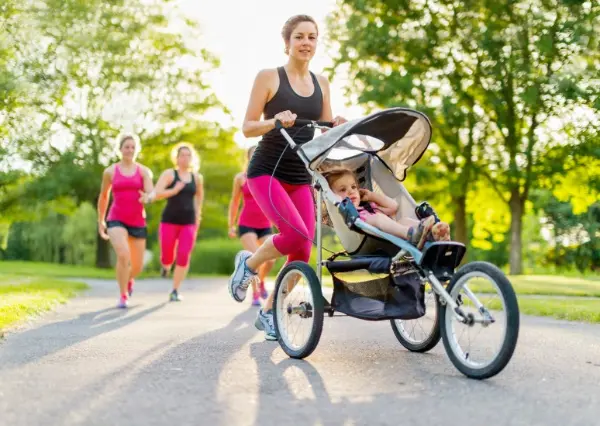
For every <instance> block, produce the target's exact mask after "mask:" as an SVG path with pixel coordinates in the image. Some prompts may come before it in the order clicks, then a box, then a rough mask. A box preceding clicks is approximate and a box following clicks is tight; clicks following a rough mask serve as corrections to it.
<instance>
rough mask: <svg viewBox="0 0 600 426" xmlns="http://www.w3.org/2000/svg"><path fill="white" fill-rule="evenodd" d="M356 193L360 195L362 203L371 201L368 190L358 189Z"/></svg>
mask: <svg viewBox="0 0 600 426" xmlns="http://www.w3.org/2000/svg"><path fill="white" fill-rule="evenodd" d="M358 193H359V194H360V199H361V200H362V201H369V200H370V199H371V194H372V192H371V191H369V190H368V189H365V188H360V189H359V190H358Z"/></svg>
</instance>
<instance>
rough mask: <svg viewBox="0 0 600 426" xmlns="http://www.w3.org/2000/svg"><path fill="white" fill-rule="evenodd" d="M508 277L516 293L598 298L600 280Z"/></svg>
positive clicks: (328, 279) (474, 284)
mask: <svg viewBox="0 0 600 426" xmlns="http://www.w3.org/2000/svg"><path fill="white" fill-rule="evenodd" d="M350 276H351V274H346V275H345V276H344V279H348V280H350V278H349V277H350ZM354 277H355V278H353V279H352V281H354V280H357V281H358V280H364V279H374V278H376V276H375V275H372V276H367V275H358V274H354ZM508 279H509V280H510V282H511V283H512V285H513V288H514V289H515V292H516V293H517V294H518V295H538V296H579V297H598V298H600V281H596V280H593V279H587V278H577V277H564V276H552V275H517V276H509V277H508ZM486 284H487V282H486V281H484V284H483V285H480V286H478V284H477V282H476V281H475V280H472V281H470V283H469V288H471V290H473V291H475V292H477V291H479V292H483V291H486V290H485V289H487V288H488V287H489V284H487V285H486ZM323 285H325V286H329V287H331V286H332V281H331V277H330V276H323Z"/></svg>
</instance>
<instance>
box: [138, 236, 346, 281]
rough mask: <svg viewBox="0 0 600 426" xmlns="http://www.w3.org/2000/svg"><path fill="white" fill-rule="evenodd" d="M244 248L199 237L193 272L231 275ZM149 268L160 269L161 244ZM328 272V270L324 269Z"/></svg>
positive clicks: (231, 241) (330, 245) (233, 241)
mask: <svg viewBox="0 0 600 426" xmlns="http://www.w3.org/2000/svg"><path fill="white" fill-rule="evenodd" d="M323 245H324V247H325V248H328V249H330V250H339V246H338V245H336V244H334V243H333V242H332V241H329V239H328V238H324V241H323ZM241 249H242V245H241V243H240V242H239V240H237V239H228V238H212V239H198V241H197V242H196V245H195V247H194V251H193V252H192V257H191V260H190V273H191V274H214V275H230V274H231V273H232V271H233V259H234V258H235V255H236V254H237V252H238V251H240V250H241ZM327 256H328V253H327V252H326V251H325V250H324V251H323V258H324V259H325V258H327ZM316 261H317V249H316V247H313V249H312V255H311V258H310V261H309V264H310V266H312V267H313V269H314V268H315V267H316ZM285 262H286V258H285V257H282V258H279V259H277V261H276V262H275V265H274V266H273V269H272V270H271V273H270V274H269V276H271V277H274V276H276V275H277V274H278V273H279V270H280V269H281V268H282V266H283V265H284V264H285ZM147 269H148V270H151V271H159V270H160V246H159V244H156V245H155V246H154V247H153V249H152V260H151V262H150V263H149V264H148V266H147ZM323 273H324V274H326V273H327V272H326V270H323Z"/></svg>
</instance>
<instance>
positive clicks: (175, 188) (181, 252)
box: [143, 143, 204, 302]
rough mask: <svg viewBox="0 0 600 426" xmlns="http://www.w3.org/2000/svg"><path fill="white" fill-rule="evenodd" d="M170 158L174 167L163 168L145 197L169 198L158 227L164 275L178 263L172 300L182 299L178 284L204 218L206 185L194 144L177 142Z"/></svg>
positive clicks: (154, 198)
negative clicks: (152, 189)
mask: <svg viewBox="0 0 600 426" xmlns="http://www.w3.org/2000/svg"><path fill="white" fill-rule="evenodd" d="M171 160H172V161H173V165H174V168H172V169H168V170H165V171H163V172H162V173H161V175H160V177H159V178H158V181H157V182H156V188H155V189H154V191H153V192H152V193H151V194H145V195H144V197H143V199H144V201H145V202H152V201H154V200H161V199H163V198H166V199H167V205H166V206H165V208H164V210H163V212H162V216H161V221H160V225H159V228H158V236H159V240H160V263H161V266H162V270H161V275H162V276H163V277H166V276H167V274H168V273H169V271H170V270H171V266H172V265H173V262H175V270H174V272H173V289H172V290H171V294H170V295H169V299H170V300H171V301H172V302H179V301H181V296H180V295H179V287H180V286H181V283H182V282H183V280H184V279H185V277H186V275H187V272H188V269H189V266H190V256H191V253H192V249H193V248H194V245H195V243H196V235H197V232H198V227H199V226H200V220H201V218H202V201H203V198H204V184H203V179H202V175H200V174H198V169H199V163H200V160H199V157H198V154H197V153H196V150H195V149H194V147H193V146H192V145H190V144H188V143H180V144H177V145H176V146H175V147H174V148H173V150H172V151H171Z"/></svg>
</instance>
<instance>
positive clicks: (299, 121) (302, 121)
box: [275, 118, 333, 130]
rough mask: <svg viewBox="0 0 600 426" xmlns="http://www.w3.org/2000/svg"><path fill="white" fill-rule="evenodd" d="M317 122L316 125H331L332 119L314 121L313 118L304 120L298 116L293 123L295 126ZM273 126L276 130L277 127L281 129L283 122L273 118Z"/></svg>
mask: <svg viewBox="0 0 600 426" xmlns="http://www.w3.org/2000/svg"><path fill="white" fill-rule="evenodd" d="M313 123H315V124H317V125H318V126H323V127H333V121H314V120H305V119H303V118H298V119H296V121H294V124H295V125H296V126H306V125H309V124H313ZM275 128H276V129H277V130H279V129H283V124H281V121H279V120H277V119H276V120H275Z"/></svg>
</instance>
